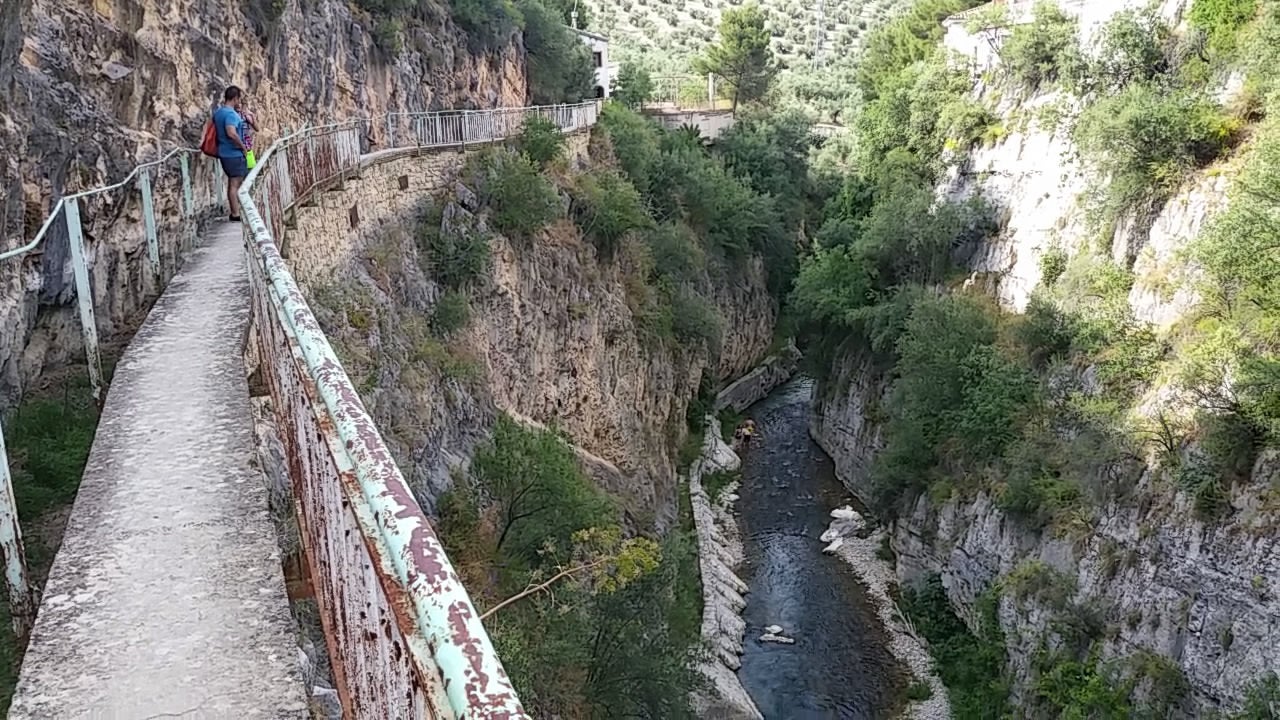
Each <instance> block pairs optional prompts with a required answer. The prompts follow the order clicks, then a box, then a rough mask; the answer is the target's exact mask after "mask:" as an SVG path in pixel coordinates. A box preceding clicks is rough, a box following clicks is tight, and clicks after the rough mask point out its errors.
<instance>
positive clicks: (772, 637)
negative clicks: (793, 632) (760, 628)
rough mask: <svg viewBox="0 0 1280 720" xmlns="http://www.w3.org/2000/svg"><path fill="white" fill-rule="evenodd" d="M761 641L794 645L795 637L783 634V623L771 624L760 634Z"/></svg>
mask: <svg viewBox="0 0 1280 720" xmlns="http://www.w3.org/2000/svg"><path fill="white" fill-rule="evenodd" d="M760 642H771V643H778V644H779V645H794V644H795V642H796V641H795V638H789V637H787V636H786V635H783V634H782V626H781V625H770V626H769V627H767V628H765V629H764V634H763V635H761V636H760Z"/></svg>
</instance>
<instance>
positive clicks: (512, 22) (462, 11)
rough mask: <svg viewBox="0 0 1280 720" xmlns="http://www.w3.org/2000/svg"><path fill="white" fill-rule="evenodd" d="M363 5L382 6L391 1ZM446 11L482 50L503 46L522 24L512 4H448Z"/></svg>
mask: <svg viewBox="0 0 1280 720" xmlns="http://www.w3.org/2000/svg"><path fill="white" fill-rule="evenodd" d="M363 1H364V2H370V3H374V4H378V5H381V4H384V3H386V2H389V1H394V0H363ZM401 1H403V0H401ZM449 8H450V13H451V14H452V15H453V21H454V22H456V23H457V24H458V26H459V27H461V28H462V29H463V30H465V31H466V32H467V35H468V36H469V37H470V38H471V41H472V43H473V44H474V45H475V46H478V47H481V48H491V47H497V46H500V45H502V44H503V43H505V42H506V40H507V39H508V38H509V37H510V36H511V34H512V33H514V32H515V31H516V29H517V28H519V27H520V26H521V25H522V24H523V22H524V18H523V17H521V15H520V11H519V10H517V9H516V6H515V4H514V3H512V2H511V0H449ZM371 12H374V13H375V14H376V12H377V11H372V10H371Z"/></svg>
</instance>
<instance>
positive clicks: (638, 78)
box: [612, 62, 653, 110]
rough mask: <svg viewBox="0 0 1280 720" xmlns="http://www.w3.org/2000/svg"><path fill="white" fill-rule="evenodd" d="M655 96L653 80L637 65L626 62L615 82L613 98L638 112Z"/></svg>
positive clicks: (647, 72)
mask: <svg viewBox="0 0 1280 720" xmlns="http://www.w3.org/2000/svg"><path fill="white" fill-rule="evenodd" d="M652 95H653V78H652V77H650V76H649V71H648V70H646V69H644V68H643V67H641V66H640V65H639V64H637V63H633V62H624V63H622V67H621V68H620V69H619V70H618V77H616V78H614V80H613V89H612V96H613V99H614V100H616V101H617V102H620V103H622V104H623V105H625V106H626V107H629V108H631V109H632V110H637V109H639V108H640V106H641V105H644V104H645V103H646V102H648V100H649V98H650V96H652Z"/></svg>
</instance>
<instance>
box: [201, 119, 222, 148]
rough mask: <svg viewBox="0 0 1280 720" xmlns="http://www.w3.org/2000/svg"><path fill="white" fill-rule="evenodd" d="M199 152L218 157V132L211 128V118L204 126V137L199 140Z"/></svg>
mask: <svg viewBox="0 0 1280 720" xmlns="http://www.w3.org/2000/svg"><path fill="white" fill-rule="evenodd" d="M200 152H202V153H204V154H205V155H208V156H209V157H218V131H217V130H215V129H214V128H213V118H209V121H208V122H206V123H205V124H204V137H202V138H200Z"/></svg>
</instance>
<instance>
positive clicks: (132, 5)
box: [0, 0, 526, 405]
mask: <svg viewBox="0 0 1280 720" xmlns="http://www.w3.org/2000/svg"><path fill="white" fill-rule="evenodd" d="M417 12H418V13H419V15H420V16H421V20H420V21H418V22H415V23H411V25H410V28H409V29H408V30H406V32H405V34H404V38H403V40H404V43H403V49H402V50H400V51H399V52H398V53H396V54H395V55H394V56H392V55H391V54H390V53H388V52H387V51H385V50H383V49H381V48H380V47H379V45H378V43H377V42H376V41H375V35H374V33H373V32H372V31H371V30H370V28H372V27H374V25H375V23H376V21H375V20H374V19H373V18H371V17H369V16H368V15H367V14H366V13H364V12H363V11H361V10H358V9H355V6H353V5H351V4H349V3H346V2H339V1H338V0H307V1H306V2H267V1H265V0H246V1H245V2H233V3H195V2H191V1H190V0H95V1H94V2H91V3H64V2H56V1H54V0H13V1H12V2H6V3H4V6H3V9H0V178H2V181H0V188H2V189H0V193H3V194H0V243H2V244H3V247H5V248H10V247H17V246H19V245H21V244H23V243H25V242H28V241H30V240H31V239H32V238H33V237H34V236H35V234H36V231H37V229H38V228H39V227H40V224H41V223H42V222H43V221H44V218H45V217H46V215H47V214H48V213H49V211H50V210H51V209H52V208H53V206H54V205H55V203H56V202H57V201H58V200H59V199H60V198H61V197H63V196H64V195H66V194H69V193H72V192H76V191H81V190H88V189H90V188H94V187H98V186H101V185H106V184H110V183H113V182H117V181H119V180H122V179H123V178H124V177H125V176H126V175H127V174H128V173H129V171H130V170H131V169H132V168H133V167H134V166H135V165H137V164H138V163H140V162H144V161H149V160H153V159H156V158H158V157H159V156H160V155H161V154H163V153H164V152H166V151H167V150H168V149H170V148H173V147H178V146H185V147H194V146H196V145H197V144H198V143H199V139H200V132H201V128H202V126H203V123H204V122H205V119H206V118H207V117H208V113H209V111H210V110H211V109H212V108H213V106H214V104H215V103H216V101H217V99H218V98H219V97H220V93H221V92H222V90H223V89H224V88H225V87H226V86H227V85H229V84H236V85H239V86H241V87H243V88H245V90H246V92H247V97H248V103H249V106H250V107H251V108H252V109H253V110H254V111H255V112H256V113H257V117H258V120H259V122H260V124H261V125H262V126H263V130H262V132H261V133H259V136H258V145H259V146H260V147H263V148H265V147H266V146H267V145H269V144H270V142H271V141H272V140H274V139H275V138H276V137H279V136H280V135H281V133H282V132H283V131H284V130H285V129H286V128H290V127H292V128H298V127H300V126H301V125H302V124H304V123H308V122H309V123H313V124H318V123H322V122H324V121H326V120H345V119H348V118H353V117H358V116H364V117H367V118H370V119H371V121H370V126H369V131H368V134H369V141H370V146H371V147H375V148H376V147H377V145H378V144H379V143H380V142H382V138H381V135H382V127H383V122H382V117H383V116H384V114H385V113H387V112H392V111H397V112H398V111H424V110H437V109H445V108H481V107H494V106H502V105H506V106H519V105H523V104H524V101H525V98H526V80H525V55H524V51H523V48H522V47H521V46H520V40H519V37H518V36H512V37H511V38H509V39H508V41H507V42H505V43H503V44H501V45H500V46H499V47H497V48H496V49H493V50H488V51H478V50H474V49H473V48H472V47H471V46H469V45H468V39H467V37H466V36H465V35H464V33H463V32H462V31H461V30H460V29H459V28H458V27H457V26H455V25H454V24H453V23H452V21H451V20H450V18H449V10H448V6H447V4H446V3H443V2H441V3H437V2H424V3H420V4H419V5H418V10H417ZM194 176H195V177H194V180H195V186H196V187H195V190H196V202H197V206H198V207H199V208H201V209H204V210H206V211H207V212H206V213H205V214H206V215H216V214H221V213H222V212H225V211H224V210H222V209H220V208H221V207H222V204H221V200H220V193H221V186H220V185H219V183H218V181H217V179H216V178H217V177H218V176H217V171H216V169H215V168H214V166H213V163H210V162H207V161H204V160H201V161H199V162H198V163H197V164H196V166H195V168H194ZM153 181H154V185H155V190H156V193H157V199H156V213H157V216H158V224H159V225H160V235H161V242H162V244H163V246H164V253H165V256H166V261H167V263H166V264H167V265H172V264H175V263H176V257H177V255H179V254H180V246H181V244H182V242H184V241H189V240H191V239H193V236H192V235H190V234H187V233H186V232H185V231H184V229H183V228H182V227H181V225H180V223H179V220H180V209H179V200H180V198H181V185H180V179H179V174H178V172H177V164H176V162H175V163H171V164H170V165H168V166H166V168H165V170H163V171H162V172H161V173H160V174H159V176H158V177H155V178H153ZM141 214H142V212H141V202H140V199H139V197H138V193H137V191H136V189H135V188H134V187H133V186H132V185H130V186H129V187H126V188H123V189H121V190H120V191H117V192H113V193H109V194H106V195H103V196H98V197H97V198H95V199H91V200H86V201H84V202H83V203H82V209H81V215H82V218H83V220H84V223H85V235H86V244H87V245H88V254H89V257H90V263H91V266H92V284H93V286H94V289H93V294H94V302H95V306H96V308H97V313H98V324H99V331H100V333H102V334H103V335H104V336H106V337H110V336H112V335H117V334H127V332H128V328H129V327H130V325H131V323H133V322H136V320H137V319H138V318H139V316H140V315H141V314H142V313H143V312H144V311H145V309H146V307H147V306H148V303H149V300H150V298H151V297H153V296H154V295H155V294H156V293H157V292H158V290H159V288H158V287H156V286H155V283H154V281H152V280H151V279H150V278H149V273H147V272H146V271H145V265H146V245H145V238H144V235H143V230H142V220H141ZM74 293H75V291H74V287H73V285H72V283H71V273H70V269H69V264H68V250H67V239H66V231H65V227H64V225H63V224H62V223H61V222H57V223H55V224H54V225H53V226H52V228H51V232H50V233H49V235H48V237H47V238H46V240H45V242H44V243H43V245H42V248H41V249H40V251H38V252H36V253H32V254H29V255H26V256H24V257H22V258H17V259H11V260H8V261H5V262H4V263H3V264H0V321H2V322H0V327H3V328H5V330H4V334H3V337H0V405H4V404H9V403H11V402H13V401H14V400H15V399H16V397H17V396H18V395H19V394H20V392H21V390H22V389H23V387H24V386H25V385H27V384H29V383H30V382H31V381H32V380H33V379H34V378H36V377H37V376H38V375H39V374H40V373H41V371H42V370H43V369H44V368H45V367H46V366H48V365H53V364H59V363H63V362H66V361H68V360H70V359H73V358H74V356H75V355H76V354H78V353H80V352H82V350H81V340H80V332H79V327H78V320H77V319H76V315H75V299H74Z"/></svg>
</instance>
